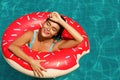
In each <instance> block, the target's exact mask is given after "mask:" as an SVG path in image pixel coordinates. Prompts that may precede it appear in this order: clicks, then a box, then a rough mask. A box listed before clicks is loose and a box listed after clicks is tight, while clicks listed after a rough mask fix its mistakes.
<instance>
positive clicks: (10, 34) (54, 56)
mask: <svg viewBox="0 0 120 80" xmlns="http://www.w3.org/2000/svg"><path fill="white" fill-rule="evenodd" d="M48 14H49V12H34V13H31V14H27V15H24V16H22V17H20V18H18V19H17V20H15V21H13V22H12V23H11V24H10V25H9V26H8V28H7V29H6V31H5V32H4V34H3V37H2V52H3V57H4V58H5V60H6V61H7V62H8V64H10V66H12V67H13V68H14V69H16V70H18V71H20V72H22V73H24V74H26V75H29V76H33V77H35V76H34V74H33V71H32V69H31V67H30V65H29V64H28V63H27V62H25V61H24V60H22V59H20V58H19V57H17V56H15V55H14V54H13V53H12V52H10V51H9V50H8V46H9V45H10V44H11V43H12V42H13V41H14V40H15V39H17V38H18V37H19V36H21V35H22V34H23V33H25V32H26V31H28V30H38V29H39V28H40V27H42V24H43V23H44V21H45V20H46V19H47V17H48ZM64 18H65V19H66V21H67V23H68V24H69V25H71V26H72V27H74V28H75V29H76V30H77V31H78V32H79V33H80V34H81V35H82V36H83V38H84V40H83V41H82V42H81V43H80V44H79V45H77V46H76V47H73V48H67V49H62V50H58V51H54V52H36V51H33V50H30V49H29V48H28V46H27V45H23V46H21V49H22V50H23V51H24V52H25V53H26V54H27V55H28V56H31V57H33V58H34V59H43V60H46V61H45V62H43V63H40V64H41V66H43V67H44V68H46V70H47V72H43V74H44V77H43V78H53V77H58V76H62V75H65V74H68V73H70V72H72V71H74V70H75V69H77V68H78V67H79V59H80V58H81V57H82V56H83V55H84V54H86V53H88V52H89V50H90V46H89V41H88V37H87V35H86V32H85V31H84V30H83V29H82V27H81V26H80V25H79V24H78V23H77V22H75V21H74V20H72V19H70V18H69V17H66V16H64ZM62 38H64V39H71V38H72V36H71V35H70V34H69V33H68V32H67V31H66V30H64V31H63V33H62Z"/></svg>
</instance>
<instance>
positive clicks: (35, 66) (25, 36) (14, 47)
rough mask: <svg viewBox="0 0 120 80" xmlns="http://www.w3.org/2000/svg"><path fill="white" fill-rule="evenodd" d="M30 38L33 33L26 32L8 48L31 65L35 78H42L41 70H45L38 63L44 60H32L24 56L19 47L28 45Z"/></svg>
mask: <svg viewBox="0 0 120 80" xmlns="http://www.w3.org/2000/svg"><path fill="white" fill-rule="evenodd" d="M32 36H33V31H28V32H26V33H25V34H23V35H22V36H21V37H19V38H18V39H16V40H15V41H14V42H12V43H11V44H10V45H9V47H8V48H9V50H10V51H12V52H13V53H14V54H15V55H16V56H18V57H19V58H21V59H23V60H25V61H26V62H28V63H29V64H30V65H31V67H32V69H33V72H34V75H35V76H36V75H38V76H43V74H42V72H41V70H45V69H44V68H43V67H41V66H40V62H43V61H44V60H34V59H33V58H31V57H29V56H28V55H26V54H25V53H24V52H23V51H22V50H21V48H20V46H21V45H24V44H26V43H28V42H29V41H30V40H31V37H32Z"/></svg>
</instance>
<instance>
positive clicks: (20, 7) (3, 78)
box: [0, 0, 120, 80]
mask: <svg viewBox="0 0 120 80" xmlns="http://www.w3.org/2000/svg"><path fill="white" fill-rule="evenodd" d="M119 8H120V0H65V1H64V0H0V42H1V38H2V34H3V32H4V31H5V29H6V28H7V27H8V25H9V24H10V23H11V22H12V21H14V20H15V19H17V18H18V17H20V16H23V15H25V14H28V13H32V12H38V11H40V12H41V11H49V12H51V11H58V12H59V13H60V14H64V15H65V16H68V17H70V18H72V19H73V20H75V21H76V22H78V23H79V24H80V25H81V26H82V27H83V28H84V30H85V31H86V33H87V35H88V37H89V40H90V47H91V51H90V53H89V54H87V55H85V56H84V57H82V58H81V59H80V61H79V63H80V67H79V68H78V69H77V70H75V71H73V72H71V73H69V74H67V75H64V76H61V77H58V78H51V79H37V78H33V77H30V76H26V75H24V74H22V73H20V72H18V71H16V70H14V69H13V68H11V67H10V66H9V65H8V64H7V63H6V61H5V60H4V58H3V56H2V51H1V49H0V80H120V51H119V48H120V41H119V40H120V10H119ZM0 47H1V46H0Z"/></svg>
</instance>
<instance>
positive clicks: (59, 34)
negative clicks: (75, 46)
mask: <svg viewBox="0 0 120 80" xmlns="http://www.w3.org/2000/svg"><path fill="white" fill-rule="evenodd" d="M61 18H62V19H63V20H64V21H65V22H66V20H65V19H64V17H63V16H61ZM48 20H50V21H52V22H54V23H57V22H55V21H53V20H51V19H50V18H47V19H46V21H48ZM57 24H58V25H59V26H60V30H59V31H58V33H57V35H56V36H53V38H54V39H56V40H60V39H61V35H62V32H63V30H64V28H63V26H62V25H61V24H59V23H57Z"/></svg>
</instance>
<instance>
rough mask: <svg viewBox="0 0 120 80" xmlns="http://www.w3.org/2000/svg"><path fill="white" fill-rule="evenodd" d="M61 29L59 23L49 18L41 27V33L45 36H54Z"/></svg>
mask: <svg viewBox="0 0 120 80" xmlns="http://www.w3.org/2000/svg"><path fill="white" fill-rule="evenodd" d="M59 30H60V26H59V25H58V24H57V23H55V22H53V21H51V20H47V21H46V22H45V23H44V24H43V27H42V28H41V35H42V36H43V37H45V38H52V37H53V36H56V35H57V33H58V32H59Z"/></svg>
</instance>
